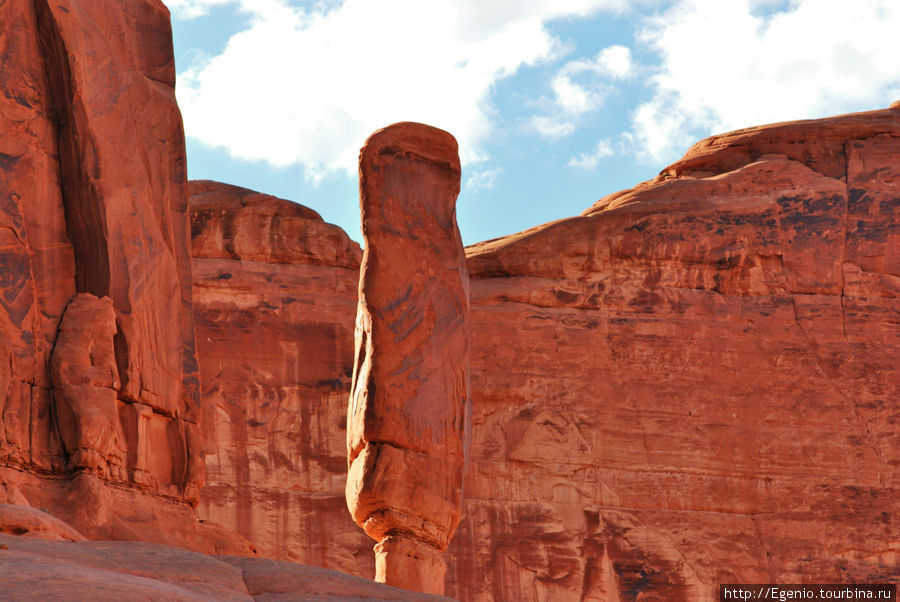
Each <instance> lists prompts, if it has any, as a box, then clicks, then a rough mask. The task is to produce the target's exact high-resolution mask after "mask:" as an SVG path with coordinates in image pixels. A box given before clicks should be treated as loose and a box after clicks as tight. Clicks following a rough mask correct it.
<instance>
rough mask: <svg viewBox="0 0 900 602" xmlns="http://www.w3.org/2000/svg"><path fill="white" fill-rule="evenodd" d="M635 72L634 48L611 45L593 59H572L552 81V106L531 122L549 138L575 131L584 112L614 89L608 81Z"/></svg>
mask: <svg viewBox="0 0 900 602" xmlns="http://www.w3.org/2000/svg"><path fill="white" fill-rule="evenodd" d="M633 74H634V64H633V62H632V59H631V50H630V49H629V48H627V47H625V46H619V45H615V46H609V47H607V48H604V49H603V50H601V51H600V52H598V53H597V55H596V56H595V57H594V58H592V59H579V60H574V61H569V62H567V63H566V64H565V65H563V66H562V67H561V68H560V69H559V71H558V72H557V73H556V75H555V76H554V77H553V79H552V80H551V82H550V89H551V90H552V91H553V98H552V99H551V100H550V101H549V102H546V103H545V104H547V105H549V110H548V111H547V113H546V114H543V115H534V116H533V117H532V118H531V125H532V126H533V127H534V129H536V130H537V131H538V133H540V134H541V135H542V136H544V137H546V138H561V137H563V136H568V135H569V134H571V133H573V132H574V131H575V129H576V127H577V125H578V122H579V121H580V119H581V117H582V116H583V115H586V114H587V113H590V112H592V111H596V110H597V109H599V108H600V107H601V106H602V105H603V101H604V100H605V99H606V96H607V95H608V94H609V93H610V92H611V91H612V89H613V88H612V86H610V85H609V84H608V83H607V82H608V81H609V80H613V79H627V78H630V77H632V75H633Z"/></svg>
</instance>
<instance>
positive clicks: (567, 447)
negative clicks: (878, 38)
mask: <svg viewBox="0 0 900 602" xmlns="http://www.w3.org/2000/svg"><path fill="white" fill-rule="evenodd" d="M0 22H2V23H3V24H4V27H2V28H0V50H2V56H3V62H2V65H0V90H2V92H3V94H0V117H2V119H0V343H2V344H0V503H6V502H10V503H11V504H16V505H18V506H31V507H32V508H31V510H27V509H26V510H24V511H21V510H15V511H13V510H10V509H9V508H6V507H4V508H0V530H4V529H7V528H8V529H10V531H9V532H11V533H21V532H25V533H35V532H37V533H44V534H51V535H53V536H58V537H59V538H62V539H66V540H69V543H70V544H71V545H73V546H77V547H76V548H68V549H69V550H73V549H77V550H90V549H91V548H92V546H94V548H95V549H99V550H106V551H107V552H108V553H109V554H119V553H120V552H119V551H117V548H115V546H111V545H109V544H92V543H89V542H81V541H78V540H79V539H80V538H81V537H82V536H83V537H87V538H90V539H97V538H116V539H133V540H144V541H154V542H159V543H168V544H175V545H179V546H183V547H188V548H192V549H195V550H200V551H202V552H205V553H222V554H232V553H244V554H251V553H252V552H253V548H252V545H251V544H250V543H249V542H248V541H246V540H244V539H242V538H241V537H240V536H239V535H238V533H239V534H241V535H243V536H245V537H246V538H248V539H249V540H250V541H251V542H252V543H253V545H255V546H256V547H257V548H258V549H259V551H260V553H261V554H263V555H266V556H270V557H274V558H280V559H289V560H297V561H302V562H306V563H309V564H315V565H319V566H323V567H329V568H336V569H341V570H344V571H347V572H351V573H354V574H357V575H361V576H364V577H367V578H370V577H371V576H372V575H373V574H374V566H373V563H372V554H371V546H370V543H371V542H370V540H369V539H368V538H367V537H366V536H365V535H364V534H363V533H362V532H361V531H360V530H359V529H358V528H357V527H356V526H355V525H354V524H353V521H352V520H351V518H350V516H349V514H348V513H347V510H346V507H345V503H344V485H345V481H346V455H345V454H346V435H347V433H346V418H345V416H346V408H347V399H348V395H349V392H350V377H351V372H352V367H353V361H354V357H353V326H354V316H355V312H356V299H357V283H358V277H359V262H360V258H361V251H360V249H359V247H358V246H357V245H356V244H355V243H353V242H352V241H350V240H349V238H348V237H347V236H346V234H345V233H343V232H342V231H340V229H338V228H336V227H334V226H331V225H328V224H325V223H324V222H323V221H322V220H321V219H320V218H319V217H318V216H317V215H316V214H315V213H314V212H312V211H311V210H308V209H305V208H303V207H300V206H298V205H295V204H292V203H288V202H286V201H281V200H278V199H274V198H272V197H267V196H265V195H260V194H258V193H253V192H252V191H247V190H243V189H237V188H235V187H229V186H226V185H220V184H216V183H210V182H200V183H194V184H192V185H191V196H192V199H191V217H192V222H191V230H189V229H188V227H189V221H188V206H187V198H188V197H187V191H186V185H185V173H184V146H183V135H182V129H181V123H180V116H179V114H178V109H177V106H176V105H175V101H174V95H173V85H174V67H173V62H172V50H171V40H170V32H169V25H168V14H167V12H166V10H165V8H164V7H163V6H162V4H161V3H160V2H158V1H157V0H126V1H123V2H95V1H93V0H92V1H88V0H56V1H54V2H48V1H47V0H7V1H6V2H0ZM110 31H115V32H117V34H118V35H108V32H110ZM898 136H900V106H897V105H895V106H894V107H893V108H891V109H887V110H882V111H873V112H870V113H862V114H856V115H846V116H841V117H835V118H832V119H827V120H817V121H809V122H798V123H791V124H780V125H774V126H764V127H760V128H753V129H749V130H744V131H741V132H735V133H731V134H726V135H723V136H716V137H713V138H710V139H709V140H706V141H703V142H701V143H699V144H698V145H696V146H695V147H694V148H693V149H691V150H690V151H689V152H688V154H687V155H686V156H685V158H684V159H683V160H681V161H679V162H678V163H676V164H674V165H672V166H671V167H669V168H667V169H666V170H664V172H663V174H662V175H661V176H660V177H659V178H657V179H655V180H653V181H651V182H646V183H643V184H641V185H638V186H637V187H636V188H634V189H632V190H629V191H624V192H622V193H618V194H616V195H611V196H609V197H607V198H605V199H602V200H601V201H599V202H598V203H597V204H595V205H594V206H593V207H591V208H590V209H588V210H587V211H586V212H585V213H584V214H583V215H581V216H578V217H573V218H570V219H567V220H561V221H559V222H555V223H552V224H546V225H543V226H539V227H537V228H534V229H532V230H529V231H527V232H523V233H519V234H515V235H511V236H508V237H505V238H502V239H498V240H494V241H488V242H485V243H481V244H478V245H474V246H472V247H470V248H469V249H468V250H467V254H468V261H467V263H468V270H469V272H470V276H471V278H472V280H471V300H470V301H471V314H470V321H471V322H470V326H471V333H472V338H471V351H470V353H471V392H472V400H473V406H474V426H473V442H472V449H471V456H472V457H471V461H470V464H469V470H468V473H467V477H466V480H465V483H464V501H463V513H462V518H461V520H460V523H459V527H458V529H457V533H456V536H455V538H454V539H453V540H452V542H451V544H450V547H449V548H448V550H447V552H446V554H445V558H446V560H447V562H448V572H447V577H446V592H447V593H448V594H450V595H452V596H455V597H458V598H460V599H464V600H491V599H493V600H510V599H517V600H518V599H523V600H528V599H536V600H544V599H552V600H566V599H585V600H607V599H612V600H614V599H617V598H618V599H624V600H627V599H635V598H637V597H638V596H642V598H641V599H646V600H654V599H655V600H671V599H698V600H705V599H706V600H708V599H712V596H713V591H714V586H715V584H716V583H719V582H729V581H730V582H734V581H745V582H747V581H757V582H761V581H781V582H800V581H805V582H828V581H841V582H852V581H857V582H864V581H870V582H873V581H891V580H893V581H896V580H897V567H898V564H900V538H898V535H897V534H898V533H900V524H898V520H900V518H898V517H900V502H898V500H900V491H898V490H900V435H898V428H897V426H898V420H900V416H898V414H900V412H898V397H900V396H898V393H900V391H898V387H900V374H898V370H900V362H898V358H900V301H898V296H900V166H898V162H897V159H896V158H897V156H900V148H898V144H900V137H898ZM189 232H190V234H191V237H192V238H191V241H190V244H191V246H190V247H189V240H188V235H189ZM189 250H190V251H191V253H192V254H193V255H194V260H193V262H194V266H193V269H192V268H191V260H190V258H189V256H188V253H189ZM191 279H192V280H193V282H191ZM195 327H196V333H195ZM195 337H196V341H197V346H196V349H195V343H194V341H195ZM201 383H202V387H201ZM204 472H206V473H207V477H206V480H205V482H206V484H205V486H204ZM418 476H419V475H410V478H411V479H415V478H418ZM194 504H198V505H197V509H196V512H195V510H194V509H193V508H192V505H194ZM36 508H45V509H46V510H48V511H49V512H50V513H52V514H53V515H54V516H56V517H57V518H61V519H64V520H65V521H66V522H67V523H68V524H69V525H70V526H66V525H62V526H61V525H60V524H58V523H57V522H53V521H52V520H50V519H47V518H46V517H44V516H42V513H40V512H39V511H38V510H36ZM197 513H199V514H200V515H201V516H203V517H204V518H207V519H212V520H214V521H217V522H220V523H222V525H224V527H216V526H214V525H212V524H210V523H209V522H199V521H198V520H197ZM3 537H4V538H6V536H5V535H4V536H3ZM9 541H10V542H9V543H8V542H7V539H4V542H3V544H2V545H4V546H7V547H8V548H10V550H4V549H3V548H2V546H0V554H2V553H5V552H8V551H13V552H16V555H15V556H14V555H12V554H10V555H9V556H7V557H6V559H7V560H8V561H9V562H10V563H17V564H16V566H23V565H27V564H33V565H34V566H38V565H39V566H41V567H44V569H46V570H44V569H41V570H39V571H38V572H36V573H33V575H36V577H35V578H34V580H33V581H32V582H28V583H26V585H25V587H37V586H38V585H47V586H48V587H49V586H50V585H53V583H55V581H53V580H58V582H59V583H62V584H63V587H65V585H66V584H71V583H76V582H79V581H77V580H78V579H80V578H82V577H85V576H86V574H85V572H86V571H87V572H91V571H94V570H101V571H106V570H107V569H108V568H109V565H108V564H104V565H103V566H99V565H98V564H97V561H96V558H97V556H96V554H94V555H93V556H91V558H92V559H89V560H85V557H84V556H82V557H81V559H80V560H79V559H77V558H75V559H73V558H72V557H71V556H70V557H66V554H70V552H65V553H62V552H59V551H58V550H56V551H54V550H49V549H44V548H37V547H34V546H36V545H42V544H32V543H30V542H26V543H24V544H23V543H21V541H24V540H18V539H14V538H11V537H10V538H9ZM54 545H56V544H54ZM60 545H61V544H60ZM66 545H68V544H66ZM22 546H24V547H22ZM29 546H31V547H29ZM79 546H80V547H79ZM125 547H126V548H127V546H125ZM121 549H124V548H121ZM132 549H142V550H144V552H147V553H148V554H150V553H151V552H152V554H156V555H157V557H159V558H163V559H165V558H168V559H169V560H170V561H171V563H175V564H177V563H179V562H182V561H184V562H185V563H186V566H189V567H194V566H197V567H199V566H201V565H203V566H208V567H212V573H209V574H210V575H212V577H211V578H210V579H212V580H213V581H215V579H217V578H218V577H216V576H217V575H218V576H223V577H222V578H223V579H227V580H229V581H228V583H232V584H233V585H234V588H233V590H234V591H233V592H232V593H235V595H236V597H238V598H243V599H246V597H247V596H248V595H254V594H253V592H251V591H250V590H251V587H250V585H249V582H248V581H247V579H251V580H253V579H257V580H259V581H262V580H265V579H269V576H268V575H277V574H281V575H294V576H295V577H297V575H295V572H296V571H301V569H297V568H286V567H285V566H283V565H278V566H275V565H271V566H270V565H266V566H263V565H257V567H262V568H260V569H259V570H258V571H257V570H256V569H253V568H247V567H249V566H250V564H251V563H252V562H253V561H243V560H242V561H234V563H237V564H238V565H240V566H242V567H243V568H242V569H241V575H242V576H241V579H240V580H238V579H237V578H236V570H237V569H235V568H234V563H231V561H229V562H226V563H225V564H228V566H224V565H223V564H221V562H220V561H218V560H215V561H213V560H210V559H208V558H207V557H202V558H201V557H198V556H193V555H187V553H186V552H184V551H179V550H175V549H172V548H167V550H168V552H166V553H165V554H163V553H161V552H160V550H161V548H156V547H153V546H150V547H147V548H132ZM80 553H81V552H77V553H76V556H77V555H78V554H80ZM104 553H106V552H104ZM142 553H143V552H142ZM188 556H190V558H189V557H188ZM38 557H40V558H38ZM46 559H51V560H46ZM54 559H55V560H54ZM57 561H58V565H56V564H55V563H56V562H57ZM85 562H87V564H85ZM164 562H166V561H164ZM35 563H36V564H35ZM92 563H93V564H92ZM101 564H102V563H101ZM273 567H274V568H273ZM120 568H121V567H120ZM156 570H157V569H156V568H153V569H148V571H149V573H148V575H151V576H152V578H153V579H156V577H160V574H159V573H157V572H154V571H156ZM198 570H200V569H198ZM270 570H271V572H270ZM42 571H43V572H42ZM113 572H121V571H113ZM189 573H190V571H188V573H182V574H181V575H186V576H187V577H190V574H189ZM17 574H18V573H13V572H8V571H4V572H3V578H6V579H10V578H12V577H15V575H17ZM24 574H25V573H22V575H24ZM92 574H93V573H92ZM247 575H255V577H247ZM89 576H90V575H87V577H89ZM106 576H107V577H109V575H106ZM133 577H134V575H133V574H129V575H126V576H124V577H116V576H112V577H111V579H112V583H119V582H126V581H127V582H128V583H132V584H133V580H132V578H133ZM187 577H186V578H187ZM272 578H274V577H272ZM291 578H293V577H291ZM297 578H299V577H297ZM322 578H323V579H324V577H322ZM123 580H124V581H123ZM162 581H166V580H165V579H162ZM79 583H81V582H79ZM20 585H21V584H20ZM144 585H146V586H147V587H148V588H150V590H153V591H158V588H160V587H161V588H163V589H166V588H171V587H172V586H173V585H172V583H171V581H166V583H162V584H160V583H145V584H144ZM98 587H101V586H100V585H98ZM175 587H181V585H178V584H175ZM200 587H201V589H202V588H204V587H206V586H205V585H203V586H200ZM254 587H255V586H254ZM259 587H260V589H259V591H258V592H256V593H257V594H258V595H260V596H265V595H268V594H269V593H273V592H267V591H265V589H264V588H262V586H259ZM285 587H287V586H285ZM154 588H157V589H156V590H154ZM58 591H59V590H53V592H56V593H58ZM98 591H99V590H98ZM148 591H149V590H148ZM291 591H292V590H289V589H285V590H283V591H282V592H281V593H283V594H289V593H290V592H291ZM48 592H49V593H52V592H51V591H50V590H48ZM49 593H48V595H49ZM188 593H190V592H188ZM194 593H197V592H194ZM201 594H202V595H206V594H209V591H206V592H205V594H204V592H200V593H198V594H197V595H201ZM273 594H274V593H273ZM111 595H112V594H111ZM192 595H193V594H192ZM210 595H216V594H215V593H213V594H210Z"/></svg>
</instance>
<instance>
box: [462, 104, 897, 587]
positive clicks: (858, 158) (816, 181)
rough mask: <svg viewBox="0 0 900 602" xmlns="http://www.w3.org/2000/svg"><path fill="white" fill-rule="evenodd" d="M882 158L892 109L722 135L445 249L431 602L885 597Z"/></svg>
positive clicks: (891, 409) (888, 347) (888, 156)
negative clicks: (436, 601) (454, 324)
mask: <svg viewBox="0 0 900 602" xmlns="http://www.w3.org/2000/svg"><path fill="white" fill-rule="evenodd" d="M898 152H900V111H898V110H897V109H893V110H884V111H875V112H871V113H863V114H858V115H847V116H842V117H836V118H833V119H828V120H820V121H810V122H798V123H792V124H780V125H774V126H765V127H760V128H754V129H751V130H745V131H740V132H735V133H732V134H726V135H724V136H717V137H714V138H712V139H710V140H707V141H703V142H701V143H699V144H698V145H696V146H695V147H694V148H693V149H691V150H690V151H689V152H688V154H687V155H686V156H685V158H684V159H682V160H681V161H679V162H678V163H676V164H674V165H673V166H672V167H670V168H668V169H667V170H665V171H664V172H663V175H661V176H660V177H659V178H657V179H656V180H654V181H652V182H648V183H645V184H643V185H641V186H639V187H637V188H635V189H634V190H631V191H625V192H624V193H619V194H617V195H611V196H610V197H607V198H606V199H603V200H601V201H599V202H598V203H597V204H596V205H594V207H592V208H590V209H589V210H587V211H586V212H585V213H584V215H583V216H581V217H575V218H571V219H567V220H562V221H560V222H556V223H553V224H548V225H545V226H540V227H538V228H535V229H532V230H530V231H527V232H524V233H521V234H517V235H513V236H509V237H506V238H503V239H500V240H497V241H491V242H487V243H482V244H479V245H475V246H473V247H470V248H469V249H468V256H469V271H470V274H471V277H472V329H473V332H474V333H475V336H473V355H472V375H473V378H472V391H473V401H474V408H475V419H474V428H473V434H474V441H473V446H472V450H473V454H472V460H471V464H470V473H469V475H468V476H467V479H466V497H467V501H466V505H465V519H464V520H463V521H462V522H461V525H460V532H459V534H458V536H457V538H456V539H455V540H454V543H453V544H452V545H451V548H450V550H449V551H448V554H449V557H450V558H452V559H453V560H454V563H453V565H452V566H451V570H450V573H449V574H448V589H447V591H448V594H449V595H452V596H457V597H460V598H464V599H495V600H499V599H589V600H591V599H615V595H618V596H620V598H621V599H634V598H635V597H638V596H640V597H641V599H648V600H673V599H691V600H713V599H716V598H715V594H714V586H715V584H716V583H723V582H730V581H742V582H814V581H818V582H829V581H841V582H877V581H879V580H881V581H888V580H890V579H896V567H897V562H898V560H897V558H898V557H897V546H898V544H897V533H898V532H900V524H898V516H900V514H898V510H900V501H898V500H900V496H898V493H900V491H898V488H900V469H898V466H900V431H898V429H897V423H898V419H900V414H898V405H897V399H898V394H900V373H898V370H900V364H898V362H897V358H898V357H900V347H898V344H900V320H898V318H900V304H898V296H900V255H898V251H900V165H898V163H897V160H896V157H897V156H898ZM615 592H617V594H616V593H615Z"/></svg>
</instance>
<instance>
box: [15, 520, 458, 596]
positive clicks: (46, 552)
mask: <svg viewBox="0 0 900 602" xmlns="http://www.w3.org/2000/svg"><path fill="white" fill-rule="evenodd" d="M13 508H14V509H15V507H13ZM25 510H30V509H25ZM34 512H37V511H34ZM8 514H9V510H8V508H6V507H4V506H2V505H0V566H2V567H3V571H0V591H2V592H3V596H4V599H8V600H52V599H64V600H78V601H81V600H85V601H106V600H111V601H112V600H115V601H119V600H137V599H143V600H184V601H197V602H199V601H204V602H212V601H221V600H227V601H242V602H244V601H246V602H253V601H254V600H256V601H274V600H435V601H437V600H447V598H439V597H436V596H423V595H421V594H413V593H411V592H407V591H404V590H401V589H397V588H394V587H389V586H386V585H381V584H378V583H373V582H372V581H370V580H367V579H361V578H359V577H353V576H351V575H346V574H343V573H338V572H336V571H329V570H325V569H320V568H314V567H307V566H301V565H297V564H293V563H289V562H281V561H277V560H264V559H260V558H246V557H235V556H207V555H204V554H199V553H197V552H190V551H188V550H184V549H181V548H177V547H173V546H166V545H160V544H153V543H143V542H122V541H83V540H80V539H76V540H74V541H47V539H46V538H41V537H33V536H28V535H30V534H25V536H12V535H8V534H7V531H5V530H4V525H5V523H4V520H5V519H6V518H7V516H8ZM60 524H61V525H63V526H65V525H64V523H60ZM70 530H71V529H70ZM76 535H77V534H76Z"/></svg>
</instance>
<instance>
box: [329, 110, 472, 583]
mask: <svg viewBox="0 0 900 602" xmlns="http://www.w3.org/2000/svg"><path fill="white" fill-rule="evenodd" d="M359 175H360V184H359V190H360V206H361V210H362V224H363V228H362V231H363V238H364V239H365V243H366V245H365V252H364V254H363V260H362V266H361V271H360V281H359V309H358V310H357V314H356V332H355V339H356V348H355V349H356V351H355V355H356V363H355V364H354V369H353V384H352V388H351V392H350V402H349V406H348V409H347V453H348V467H349V469H348V475H347V506H348V508H349V509H350V514H351V515H352V516H353V520H355V521H356V523H357V524H358V525H359V526H360V527H362V528H363V529H365V531H366V533H367V534H368V535H369V536H370V537H372V538H373V539H374V540H375V541H377V542H378V544H377V545H376V546H375V569H376V574H375V579H376V581H380V582H383V583H389V584H391V585H397V586H401V587H405V588H408V589H414V590H418V591H425V592H431V593H438V594H442V593H443V591H444V572H445V565H444V561H443V559H442V558H441V552H443V550H444V549H446V547H447V545H448V544H449V542H450V538H451V537H453V533H454V531H455V530H456V526H457V524H458V522H459V517H460V505H461V493H462V479H463V472H464V468H465V453H464V452H465V449H464V444H465V432H464V431H465V422H466V421H465V418H466V410H467V407H469V357H468V353H469V347H468V346H469V340H468V339H469V332H468V313H469V277H468V274H467V273H466V258H465V254H464V253H463V246H462V240H461V239H460V235H459V229H458V228H457V226H456V197H457V195H458V194H459V182H460V168H459V155H458V151H457V144H456V140H455V139H454V138H453V136H451V135H450V134H448V133H447V132H444V131H443V130H438V129H436V128H432V127H430V126H426V125H422V124H418V123H398V124H394V125H392V126H389V127H386V128H384V129H382V130H379V131H377V132H375V133H374V134H372V135H371V136H370V137H369V139H368V140H367V141H366V143H365V145H364V146H363V148H362V150H361V151H360V156H359ZM469 409H470V407H469Z"/></svg>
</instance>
